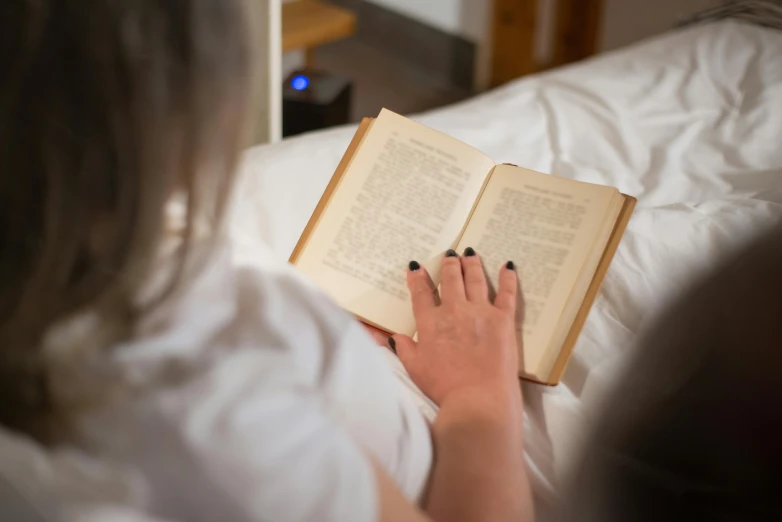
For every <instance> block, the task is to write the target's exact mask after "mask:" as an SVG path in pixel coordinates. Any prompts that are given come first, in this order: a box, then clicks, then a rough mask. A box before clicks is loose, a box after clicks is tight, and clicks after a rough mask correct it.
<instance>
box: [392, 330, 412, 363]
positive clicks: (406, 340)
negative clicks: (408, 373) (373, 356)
mask: <svg viewBox="0 0 782 522" xmlns="http://www.w3.org/2000/svg"><path fill="white" fill-rule="evenodd" d="M416 344H417V343H416V342H415V341H414V340H413V339H412V337H410V336H408V335H402V334H394V335H392V336H391V337H389V338H388V346H390V347H391V349H392V350H394V352H395V353H396V356H397V357H399V360H400V361H402V362H403V363H404V362H405V360H409V359H410V358H411V357H413V356H414V355H415V348H416Z"/></svg>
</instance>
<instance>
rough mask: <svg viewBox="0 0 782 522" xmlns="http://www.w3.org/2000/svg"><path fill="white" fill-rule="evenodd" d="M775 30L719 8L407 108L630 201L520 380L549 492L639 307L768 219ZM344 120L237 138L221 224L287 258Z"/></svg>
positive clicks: (775, 186) (775, 184) (631, 332)
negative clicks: (543, 380)
mask: <svg viewBox="0 0 782 522" xmlns="http://www.w3.org/2000/svg"><path fill="white" fill-rule="evenodd" d="M780 56H782V32H776V31H774V30H771V29H766V28H761V27H756V26H751V25H747V24H743V23H738V22H731V21H723V22H719V23H712V24H708V25H700V26H695V27H691V28H688V29H684V30H680V31H676V32H672V33H668V34H665V35H663V36H661V37H658V38H654V39H651V40H648V41H645V42H642V43H640V44H638V45H635V46H632V47H629V48H626V49H623V50H620V51H617V52H613V53H610V54H605V55H601V56H600V57H597V58H596V59H593V60H590V61H586V62H582V63H580V64H576V65H574V66H570V67H566V68H562V69H559V70H554V71H551V72H548V73H544V74H539V75H535V76H532V77H528V78H525V79H522V80H520V81H517V82H514V83H512V84H510V85H507V86H505V87H503V88H500V89H498V90H495V91H492V92H490V93H488V94H485V95H482V96H479V97H476V98H474V99H471V100H469V101H467V102H464V103H460V104H457V105H453V106H450V107H447V108H444V109H440V110H436V111H433V112H430V113H427V114H423V115H420V116H418V117H416V118H415V119H417V120H419V121H421V122H422V123H424V124H426V125H429V126H431V127H433V128H436V129H439V130H442V131H443V132H446V133H448V134H450V135H452V136H455V137H457V138H459V139H461V140H463V141H465V142H467V143H469V144H471V145H473V146H475V147H476V148H478V149H480V150H482V151H484V152H486V153H487V154H489V155H490V156H491V157H492V158H493V159H494V160H496V161H497V162H510V163H515V164H518V165H521V166H524V167H528V168H531V169H535V170H539V171H542V172H549V173H554V174H556V175H558V176H563V177H569V178H573V179H579V180H583V181H590V182H595V183H602V184H607V185H613V186H616V187H618V188H619V189H620V190H621V191H622V192H625V193H627V194H631V195H634V196H636V197H638V207H637V210H636V212H635V215H634V217H633V219H632V221H631V222H630V225H629V228H628V231H627V233H626V235H625V237H624V240H623V241H622V243H621V246H620V248H619V250H618V252H617V254H616V257H615V258H614V262H613V264H612V266H611V269H610V271H609V273H608V275H607V277H606V280H605V282H604V284H603V287H602V289H601V292H600V295H599V297H598V299H597V301H596V303H595V305H594V307H593V309H592V311H591V313H590V315H589V319H588V321H587V323H586V326H585V328H584V330H583V333H582V335H581V337H580V339H579V341H578V345H577V347H576V349H575V352H574V355H573V357H572V359H571V362H570V364H569V367H568V369H567V372H566V374H565V376H564V379H563V381H562V383H561V384H560V385H559V386H557V387H555V388H547V387H541V386H535V385H529V386H526V389H525V393H526V400H527V403H528V406H527V411H528V419H527V426H526V428H527V430H526V433H527V443H526V444H527V451H528V454H529V455H528V456H529V458H530V459H531V462H532V464H533V465H534V466H535V467H536V468H537V471H538V472H539V474H538V479H537V483H536V486H537V488H536V489H538V491H539V492H549V493H551V492H556V491H557V489H558V488H559V486H560V484H561V483H562V481H563V479H564V478H565V477H566V470H567V468H568V465H569V464H570V463H571V461H572V460H573V458H574V455H576V453H577V452H578V451H580V443H581V442H582V441H583V439H584V435H585V434H586V432H587V431H588V426H589V421H590V419H592V418H593V416H594V413H595V412H596V411H598V410H599V407H600V405H601V403H602V402H603V400H604V399H605V397H606V393H607V392H608V391H609V390H610V384H611V381H612V378H613V377H614V376H615V375H616V374H617V373H618V372H619V371H620V369H621V367H622V365H623V364H624V363H625V362H626V360H627V358H628V357H627V356H628V354H629V353H631V352H632V349H633V346H634V341H635V340H636V338H637V335H638V333H639V332H641V331H642V329H643V327H644V324H645V323H646V322H647V321H648V320H649V318H650V317H651V316H653V315H654V313H655V312H656V311H657V310H658V309H659V308H660V307H661V306H664V305H665V303H666V302H668V301H669V300H670V299H671V298H672V296H674V295H675V294H676V293H677V292H679V291H680V290H681V289H682V288H683V287H684V286H685V285H686V284H687V282H688V281H690V280H691V276H692V274H693V273H694V272H697V271H698V270H700V269H702V268H703V267H705V266H709V265H711V264H712V263H713V262H714V261H715V260H716V259H719V258H721V257H722V256H724V255H726V254H727V253H728V252H729V251H731V250H732V249H734V248H736V247H737V246H738V245H740V244H741V243H743V242H744V241H746V240H747V239H748V238H749V237H751V236H753V235H754V234H756V233H758V232H759V231H761V230H763V229H764V228H765V227H767V226H769V225H770V224H772V223H777V222H779V221H780V218H782V59H780ZM354 131H355V126H349V127H344V128H339V129H335V130H329V131H325V132H319V133H314V134H310V135H305V136H302V137H298V138H295V139H290V140H286V141H284V142H282V143H280V144H276V145H273V146H263V147H258V148H255V149H251V150H249V151H248V152H247V154H246V158H245V162H244V165H243V168H242V176H241V182H240V190H239V198H238V200H237V202H236V205H235V206H234V215H233V217H232V222H231V228H232V234H233V236H234V239H235V241H236V242H237V245H238V247H239V252H238V254H239V256H240V257H241V258H242V260H243V261H246V262H255V261H256V259H255V256H258V255H260V254H259V253H258V252H259V251H258V250H257V249H256V248H255V247H256V246H257V245H258V243H259V240H263V241H265V243H266V244H267V245H269V246H271V249H272V251H273V255H276V256H278V257H279V258H280V259H287V257H288V255H289V253H290V252H291V250H292V249H293V247H294V245H295V243H296V241H297V239H298V237H299V235H300V233H301V231H302V230H303V228H304V226H305V225H306V223H307V220H308V219H309V216H310V215H311V213H312V211H313V209H314V207H315V205H316V204H317V202H318V200H319V198H320V196H321V194H322V193H323V190H324V189H325V187H326V184H327V183H328V181H329V179H330V177H331V175H332V173H333V171H334V169H335V167H336V165H337V163H338V162H339V160H340V158H341V157H342V154H343V152H344V151H345V148H346V147H347V145H348V143H349V141H350V138H351V137H352V135H353V133H354Z"/></svg>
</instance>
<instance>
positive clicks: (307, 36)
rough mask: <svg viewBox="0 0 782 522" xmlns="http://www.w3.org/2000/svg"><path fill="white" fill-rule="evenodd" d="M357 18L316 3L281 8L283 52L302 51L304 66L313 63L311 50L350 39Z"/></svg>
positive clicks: (304, 1)
mask: <svg viewBox="0 0 782 522" xmlns="http://www.w3.org/2000/svg"><path fill="white" fill-rule="evenodd" d="M355 30H356V15H355V14H353V13H352V12H350V11H348V10H347V9H343V8H341V7H337V6H335V5H331V4H325V3H323V2H320V1H318V0H297V1H295V2H286V3H284V4H282V52H284V53H285V52H288V51H295V50H299V49H303V50H304V51H305V65H306V67H311V66H312V63H313V49H314V48H315V47H317V46H318V45H323V44H325V43H328V42H333V41H335V40H341V39H342V38H347V37H348V36H351V35H352V34H353V33H354V32H355Z"/></svg>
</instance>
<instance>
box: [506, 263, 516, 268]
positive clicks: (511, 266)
mask: <svg viewBox="0 0 782 522" xmlns="http://www.w3.org/2000/svg"><path fill="white" fill-rule="evenodd" d="M505 268H507V269H508V270H516V265H514V264H513V261H508V262H507V263H505Z"/></svg>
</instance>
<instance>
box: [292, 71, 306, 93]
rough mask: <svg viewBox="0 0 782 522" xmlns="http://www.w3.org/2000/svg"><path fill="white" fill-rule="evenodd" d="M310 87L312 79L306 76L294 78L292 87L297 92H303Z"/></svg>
mask: <svg viewBox="0 0 782 522" xmlns="http://www.w3.org/2000/svg"><path fill="white" fill-rule="evenodd" d="M309 85H310V79H309V78H307V77H306V76H302V75H298V76H294V77H293V79H292V80H291V87H293V88H294V89H296V90H297V91H303V90H304V89H306V88H307V87H309Z"/></svg>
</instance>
